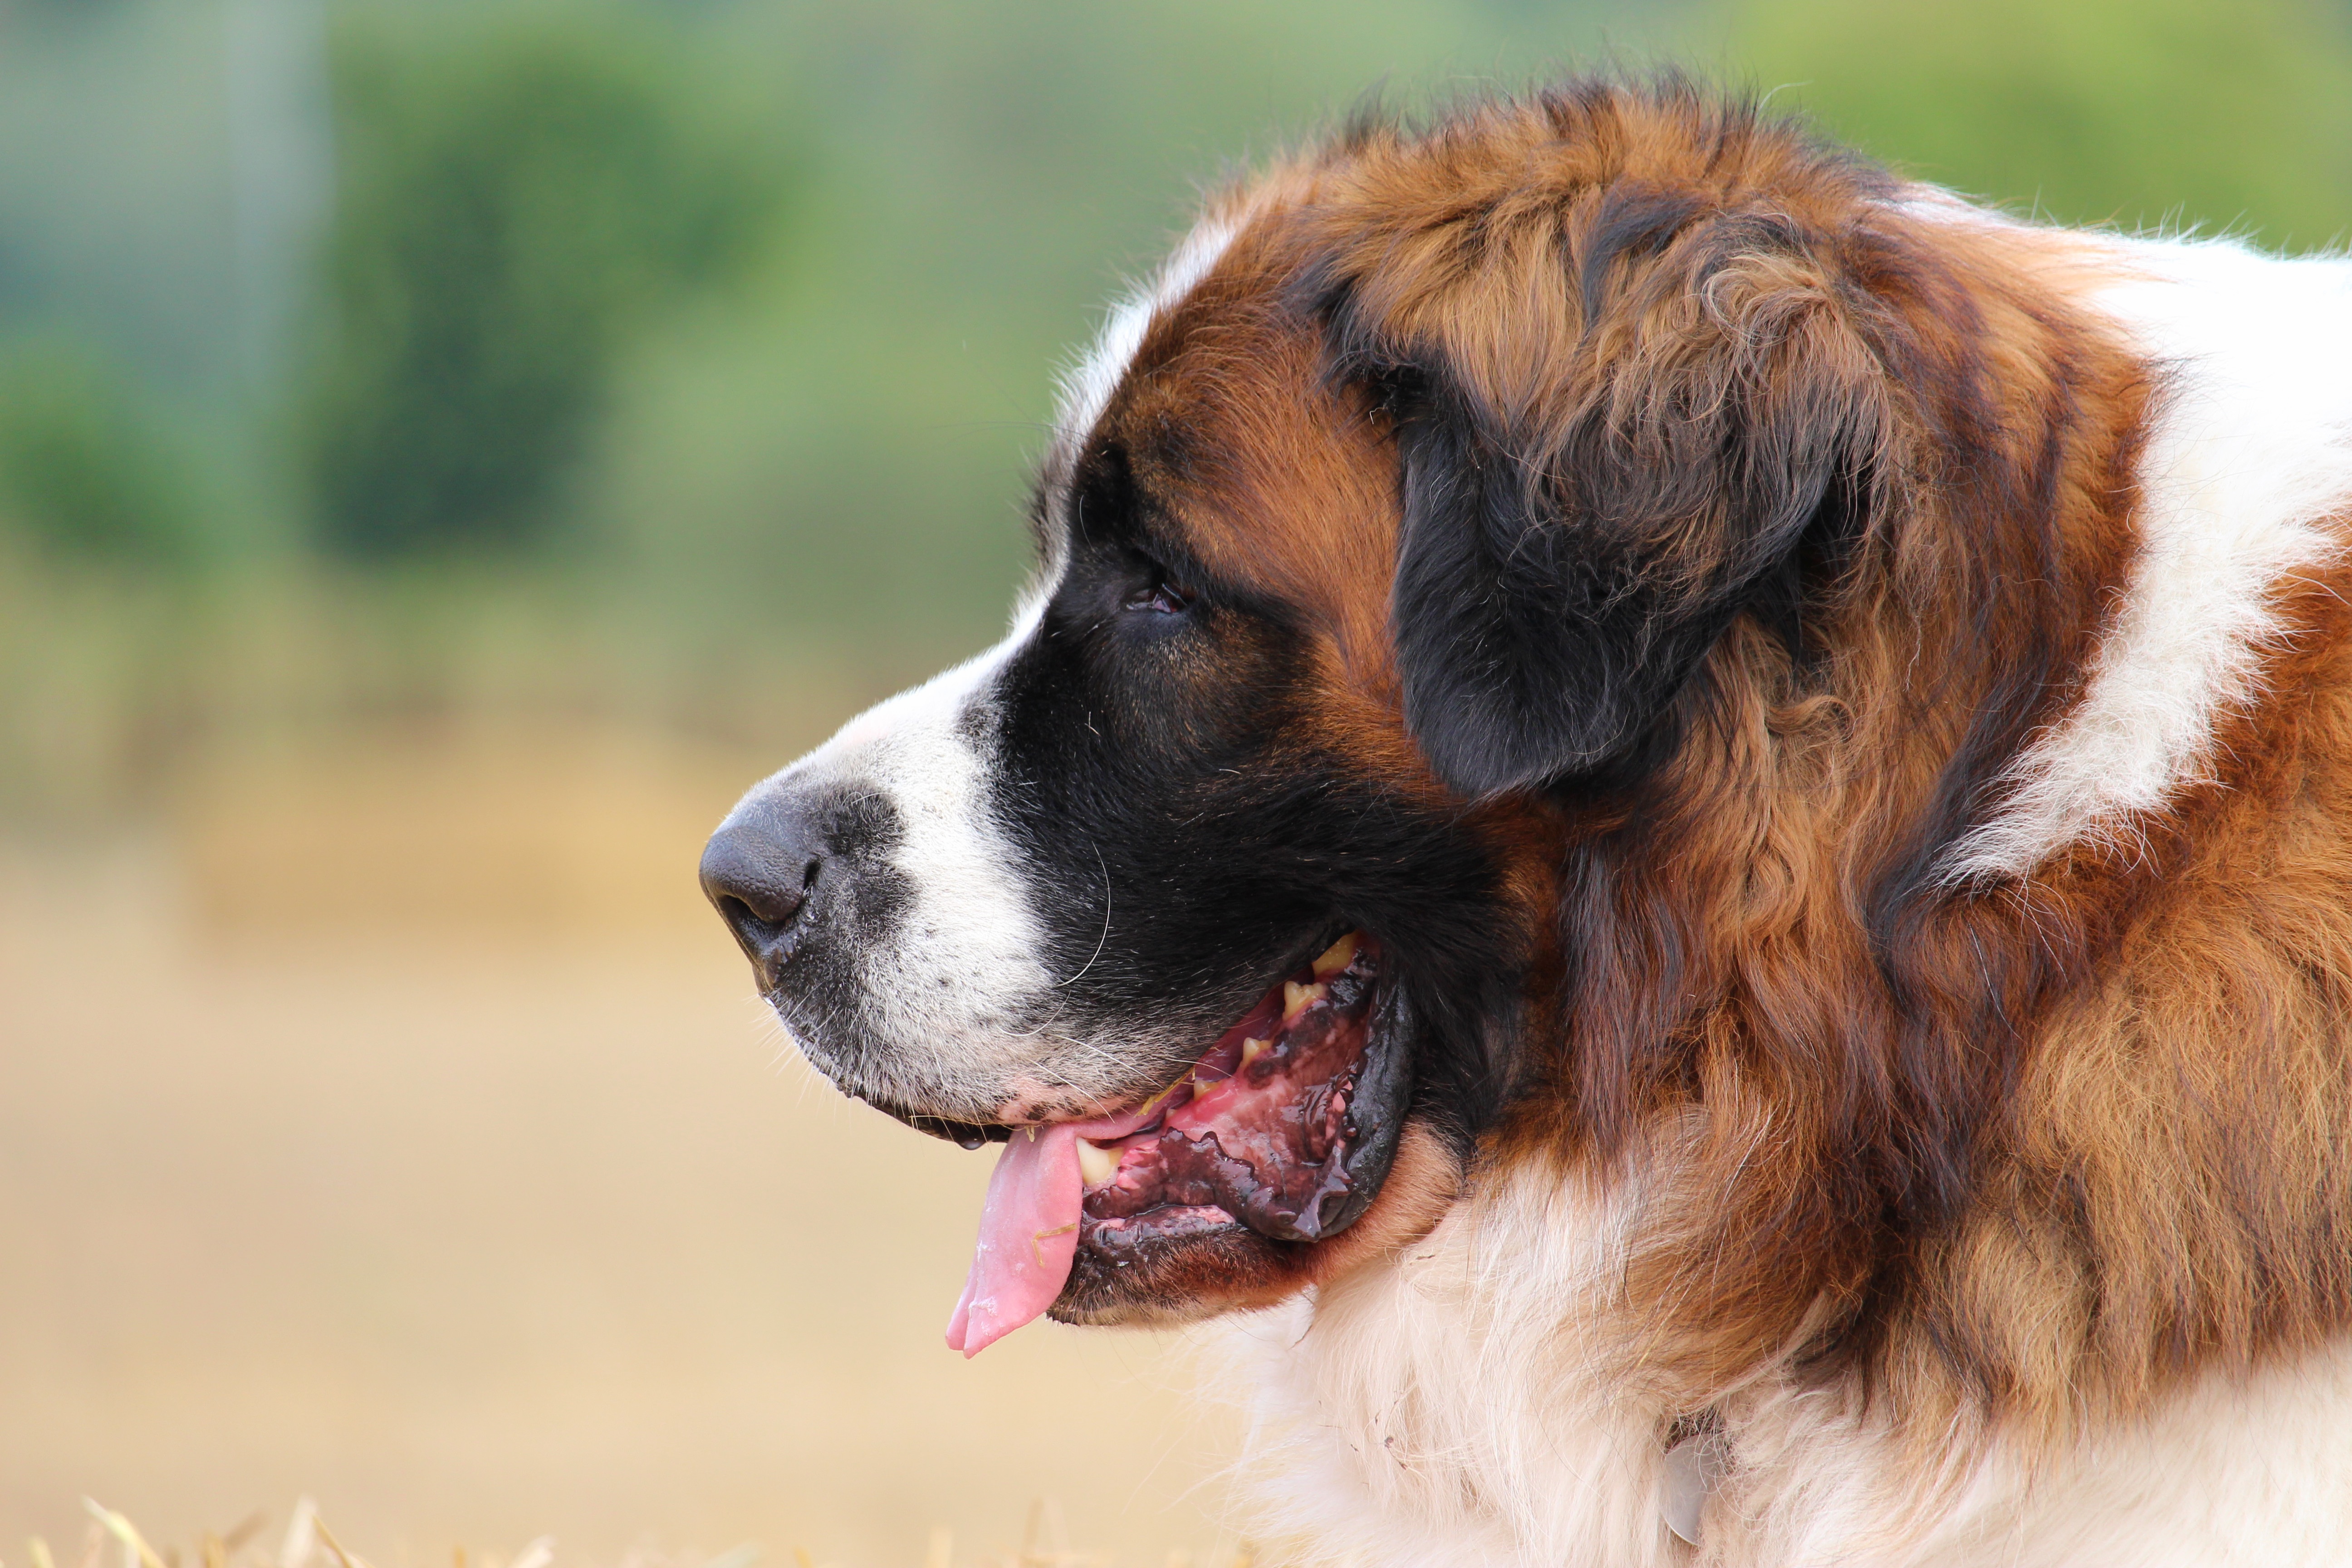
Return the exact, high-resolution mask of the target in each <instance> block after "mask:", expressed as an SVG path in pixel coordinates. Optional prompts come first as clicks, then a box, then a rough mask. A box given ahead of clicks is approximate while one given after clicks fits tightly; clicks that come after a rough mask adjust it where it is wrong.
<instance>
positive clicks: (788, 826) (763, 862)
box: [701, 803, 825, 991]
mask: <svg viewBox="0 0 2352 1568" xmlns="http://www.w3.org/2000/svg"><path fill="white" fill-rule="evenodd" d="M824 865H825V861H824V855H823V853H822V852H821V848H820V846H819V844H818V842H817V836H816V833H815V831H814V827H813V826H812V825H811V824H810V823H808V822H807V820H806V819H805V818H804V817H803V816H801V815H800V814H799V813H797V812H795V811H793V810H792V809H790V807H789V806H788V805H780V804H776V803H762V804H761V805H759V806H755V807H752V808H751V809H750V810H748V811H745V812H741V813H739V814H738V816H735V817H730V819H729V820H728V821H727V822H726V823H725V824H723V825H722V826H720V827H719V831H718V832H717V833H715V834H713V835H712V836H711V839H710V843H709V847H706V848H705V849H704V850H703V852H702V868H701V870H702V890H703V893H704V895H705V896H706V897H708V898H709V900H710V902H711V906H712V907H713V908H714V909H716V910H718V911H719V919H721V920H723V921H726V922H727V929H728V931H730V932H731V933H733V935H734V938H735V942H736V944H737V945H738V946H740V947H741V948H742V950H743V956H745V957H746V958H748V959H750V960H751V969H752V973H754V974H755V975H756V976H757V977H758V980H759V984H760V989H761V990H762V991H772V990H773V989H775V987H776V986H777V984H779V983H780V981H781V980H782V973H783V968H784V964H785V963H786V962H787V961H788V960H789V959H790V958H791V957H792V955H793V951H794V949H796V948H797V947H798V946H799V945H800V943H801V942H802V940H803V937H804V936H805V935H806V934H807V927H808V926H809V925H810V924H811V923H812V922H813V921H814V910H813V907H812V906H813V905H814V902H815V900H816V898H817V894H818V890H819V884H820V883H821V881H822V880H823V878H824Z"/></svg>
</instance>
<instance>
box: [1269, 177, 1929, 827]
mask: <svg viewBox="0 0 2352 1568" xmlns="http://www.w3.org/2000/svg"><path fill="white" fill-rule="evenodd" d="M1330 232H1331V229H1330V228H1329V227H1328V226H1327V228H1326V233H1327V234H1328V233H1330ZM1304 281H1305V283H1306V286H1307V290H1308V296H1307V297H1308V299H1309V300H1310V302H1311V304H1312V307H1313V308H1314V309H1315V310H1317V311H1318V314H1319V315H1320V317H1321V319H1322V321H1323V322H1324V324H1325V328H1326V331H1327V333H1328V343H1329V348H1330V353H1331V363H1332V365H1333V368H1334V370H1335V371H1336V373H1337V374H1339V375H1341V376H1342V377H1346V378H1349V379H1356V380H1360V381H1362V382H1364V383H1366V384H1370V386H1371V387H1372V388H1373V389H1374V390H1375V393H1376V395H1378V396H1379V398H1380V399H1381V402H1382V403H1383V404H1384V405H1385V406H1386V407H1387V408H1388V409H1389V411H1390V412H1391V415H1392V416H1393V418H1394V422H1395V425H1394V427H1395V435H1396V443H1397V448H1398V453H1399V458H1400V462H1401V464H1402V497H1403V509H1404V528H1403V535H1402V542H1401V546H1400V552H1399V558H1398V563H1397V574H1396V586H1395V593H1394V598H1393V601H1392V604H1391V616H1392V621H1393V631H1394V635H1395V639H1396V648H1397V658H1398V661H1399V668H1400V673H1401V675H1402V681H1403V688H1404V703H1405V718H1406V721H1407V723H1408V725H1409V726H1410V727H1411V729H1412V733H1413V735H1414V737H1415V738H1416V740H1417V741H1418V742H1419V743H1420V744H1421V746H1422V748H1423V752H1425V753H1426V755H1427V756H1428V758H1429V761H1430V763H1431V764H1432V765H1433V767H1434V768H1435V769H1436V771H1437V773H1438V774H1439V776H1440V777H1441V778H1443V779H1444V781H1445V782H1446V783H1447V784H1449V785H1450V786H1452V787H1454V789H1457V790H1459V791H1461V792H1463V793H1465V794H1467V795H1490V794H1494V793H1496V792H1501V791H1507V790H1512V789H1517V788H1523V787H1528V786H1532V785H1538V784H1546V783H1549V782H1553V781H1557V780H1559V779H1562V778H1565V777H1569V776H1571V775H1577V774H1583V773H1591V772H1593V771H1595V770H1598V769H1601V768H1604V767H1606V766H1607V765H1609V764H1610V763H1612V762H1614V761H1617V760H1619V759H1621V758H1623V757H1625V756H1626V755H1627V754H1628V753H1629V752H1632V751H1633V748H1634V747H1635V746H1636V745H1637V744H1638V743H1639V742H1641V741H1642V740H1643V737H1644V736H1645V735H1648V734H1650V733H1652V732H1653V731H1654V730H1655V729H1656V727H1657V726H1658V725H1659V724H1660V722H1661V721H1663V720H1664V717H1665V716H1666V715H1667V714H1668V712H1669V710H1670V709H1671V706H1672V704H1673V701H1674V699H1675V695H1676V694H1677V693H1678V692H1679V691H1680V690H1681V689H1683V687H1684V686H1685V683H1686V682H1687V681H1688V679H1689V678H1690V676H1691V674H1692V672H1693V670H1694V669H1695V668H1696V667H1697V665H1698V663H1699V661H1700V660H1701V659H1702V658H1704V657H1705V656H1706V653H1707V651H1708V649H1709V648H1711V647H1713V646H1714V645H1715V643H1716V641H1717V638H1718V637H1720V636H1721V635H1722V633H1723V631H1724V628H1725V627H1726V626H1728V625H1729V624H1730V622H1731V621H1732V619H1733V618H1734V617H1735V616H1738V615H1739V614H1740V613H1741V612H1742V611H1743V610H1749V609H1755V610H1758V611H1759V613H1765V614H1772V613H1774V610H1773V608H1772V607H1771V606H1768V605H1765V604H1764V603H1763V602H1762V601H1763V600H1765V599H1768V598H1775V597H1777V599H1778V600H1780V601H1782V602H1783V603H1782V604H1781V605H1780V608H1781V609H1783V610H1785V607H1786V605H1785V601H1786V600H1787V597H1788V595H1789V594H1790V591H1791V590H1790V584H1789V580H1788V579H1789V574H1790V572H1791V571H1792V570H1793V566H1792V563H1793V562H1794V560H1795V559H1796V556H1797V552H1799V549H1800V546H1801V544H1802V543H1803V542H1805V541H1807V540H1808V538H1814V539H1819V538H1821V537H1822V535H1823V534H1824V533H1827V532H1839V531H1852V530H1853V529H1854V528H1856V527H1858V526H1860V514H1861V511H1862V509H1863V507H1864V496H1865V495H1866V493H1867V489H1868V483H1869V476H1870V474H1871V473H1872V471H1873V465H1874V462H1875V459H1876V457H1877V453H1878V449H1879V447H1880V445H1881V443H1882V441H1883V440H1884V438H1885V431H1886V429H1887V427H1888V409H1887V395H1886V391H1885V376H1884V374H1883V373H1882V371H1881V368H1880V365H1879V363H1878V362H1877V360H1876V358H1875V357H1874V355H1873V354H1872V353H1870V352H1869V350H1868V348H1867V346H1866V345H1865V343H1864V340H1863V337H1862V336H1861V334H1860V333H1859V332H1858V331H1857V330H1856V327H1855V325H1854V322H1853V320H1852V316H1851V312H1852V310H1853V308H1854V305H1853V296H1851V295H1849V294H1848V293H1847V292H1846V291H1844V290H1843V289H1841V287H1840V285H1839V284H1838V283H1837V282H1836V281H1835V280H1834V279H1832V276H1831V275H1830V274H1829V273H1828V272H1827V270H1826V269H1825V268H1824V265H1823V264H1822V262H1820V261H1818V260H1817V259H1815V258H1814V257H1813V256H1812V255H1811V251H1810V249H1809V247H1808V245H1807V243H1806V239H1805V237H1804V236H1803V235H1802V234H1801V233H1800V232H1798V231H1797V230H1796V228H1795V227H1794V226H1793V225H1792V224H1791V223H1790V221H1789V220H1788V219H1786V218H1784V217H1782V216H1779V215H1777V214H1773V213H1769V212H1753V213H1741V212H1737V211H1725V210H1723V209H1722V208H1721V207H1720V205H1715V204H1712V203H1711V202H1710V201H1709V200H1708V199H1706V198H1703V197H1700V196H1697V195H1691V194H1686V193H1681V192H1675V191H1671V190H1666V189H1662V188H1658V187H1654V186H1645V185H1643V184H1639V183H1636V182H1633V181H1630V180H1621V181H1618V182H1617V183H1615V184H1612V185H1610V186H1609V187H1607V188H1605V189H1602V190H1599V191H1595V190H1592V189H1591V188H1590V187H1587V188H1586V189H1585V190H1584V191H1582V192H1581V193H1570V194H1568V195H1563V196H1562V197H1560V199H1559V204H1558V205H1555V206H1552V207H1550V208H1549V209H1540V208H1531V207H1530V206H1529V205H1528V204H1526V203H1524V202H1521V203H1518V204H1517V211H1516V212H1515V213H1513V214H1511V215H1510V216H1505V214H1504V213H1503V212H1501V211H1497V210H1494V209H1486V210H1476V209H1471V208H1469V207H1467V206H1466V205H1457V206H1455V207H1454V208H1452V209H1451V210H1450V211H1448V212H1446V213H1445V214H1444V215H1443V216H1440V217H1437V218H1433V220H1432V221H1431V222H1430V223H1429V224H1428V225H1427V226H1423V227H1421V228H1419V229H1418V230H1416V231H1413V232H1409V233H1405V232H1400V231H1399V230H1398V229H1397V228H1396V227H1395V226H1383V231H1382V232H1379V233H1365V234H1357V235H1353V236H1348V237H1344V238H1341V239H1340V240H1339V243H1336V244H1327V246H1326V247H1324V248H1323V249H1322V251H1321V252H1320V253H1319V254H1318V258H1317V260H1316V261H1315V262H1314V263H1312V264H1311V265H1310V266H1309V268H1307V272H1306V273H1305V274H1304Z"/></svg>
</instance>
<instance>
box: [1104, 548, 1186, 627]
mask: <svg viewBox="0 0 2352 1568" xmlns="http://www.w3.org/2000/svg"><path fill="white" fill-rule="evenodd" d="M1137 564H1138V565H1139V567H1140V568H1141V572H1140V581H1139V582H1138V584H1136V586H1135V587H1134V588H1133V589H1132V590H1131V591H1129V594H1128V595H1127V597H1126V598H1125V599H1123V600H1121V601H1120V602H1119V606H1118V607H1119V608H1120V609H1122V610H1145V611H1149V612H1150V613H1151V614H1153V615H1155V616H1181V615H1182V614H1183V613H1184V612H1185V611H1186V610H1188V609H1191V608H1192V601H1193V599H1194V598H1196V597H1198V595H1195V594H1194V593H1193V591H1192V589H1190V588H1188V587H1186V586H1184V585H1183V584H1181V583H1179V582H1177V581H1176V580H1175V579H1173V578H1172V577H1171V576H1170V575H1169V574H1168V571H1167V568H1165V567H1163V566H1161V565H1160V563H1158V562H1156V561H1145V560H1139V561H1138V563H1137Z"/></svg>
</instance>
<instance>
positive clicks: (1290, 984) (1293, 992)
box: [1282, 980, 1331, 1023]
mask: <svg viewBox="0 0 2352 1568" xmlns="http://www.w3.org/2000/svg"><path fill="white" fill-rule="evenodd" d="M1330 990H1331V988H1330V987H1329V986H1328V985H1301V984H1298V982H1297V981H1296V980H1286V981H1284V982H1283V983H1282V1017H1283V1021H1284V1022H1285V1023H1287V1022H1289V1021H1290V1020H1291V1019H1293V1018H1296V1017H1297V1016H1298V1015H1299V1014H1300V1013H1301V1012H1302V1011H1304V1010H1305V1008H1306V1007H1307V1005H1308V1004H1309V1003H1312V1002H1320V1001H1321V1000H1323V998H1324V997H1325V996H1327V995H1328V994H1330Z"/></svg>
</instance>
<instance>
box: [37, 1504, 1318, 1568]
mask: <svg viewBox="0 0 2352 1568" xmlns="http://www.w3.org/2000/svg"><path fill="white" fill-rule="evenodd" d="M82 1507H83V1508H84V1509H85V1510H87V1511H88V1512H89V1517H90V1522H89V1527H88V1528H87V1529H86V1530H85V1531H83V1535H82V1544H81V1553H80V1558H79V1563H78V1565H77V1568H107V1562H106V1559H107V1555H108V1549H109V1548H110V1547H111V1548H112V1549H113V1550H114V1552H116V1553H118V1554H119V1561H120V1568H329V1565H330V1564H331V1565H332V1568H373V1564H372V1563H370V1562H369V1561H368V1560H367V1559H366V1558H365V1557H362V1556H361V1555H360V1554H359V1553H358V1552H353V1551H351V1550H349V1549H347V1548H346V1547H345V1546H344V1545H343V1543H342V1542H341V1541H339V1540H337V1539H336V1537H335V1533H334V1531H331V1530H330V1529H329V1528H328V1527H327V1521H325V1520H324V1519H322V1518H321V1517H320V1513H319V1505H318V1503H317V1502H316V1501H314V1500H311V1499H310V1498H308V1497H305V1498H303V1499H301V1500H299V1502H297V1503H296V1504H295V1505H294V1510H293V1513H292V1516H291V1517H290V1519H289V1521H288V1523H287V1526H286V1531H285V1535H284V1537H283V1538H282V1540H280V1541H279V1542H278V1543H277V1545H276V1547H275V1549H274V1550H273V1549H272V1547H271V1545H270V1542H269V1541H268V1539H267V1537H266V1534H265V1532H266V1531H267V1530H268V1524H269V1519H268V1515H267V1514H265V1513H260V1512H256V1513H253V1514H249V1515H247V1517H246V1518H245V1519H244V1520H243V1521H240V1522H238V1523H237V1524H236V1525H234V1526H232V1527H231V1528H230V1529H228V1530H226V1531H222V1532H220V1533H218V1534H215V1533H214V1532H213V1531H201V1532H199V1533H198V1535H197V1537H196V1540H195V1542H194V1543H193V1545H191V1547H190V1548H189V1549H188V1551H187V1552H185V1553H183V1552H181V1551H180V1549H179V1548H178V1547H177V1546H174V1545H169V1544H167V1545H165V1546H163V1548H161V1549H160V1550H159V1549H158V1548H156V1547H154V1546H152V1545H151V1544H149V1542H148V1541H147V1538H146V1536H145V1535H144V1534H142V1532H141V1531H140V1529H139V1527H138V1526H137V1525H136V1524H134V1523H132V1522H131V1520H130V1519H128V1518H126V1517H125V1516H124V1515H122V1514H121V1513H118V1512H116V1511H115V1510H112V1509H110V1508H108V1507H106V1506H105V1505H104V1504H102V1503H100V1502H99V1501H97V1500H95V1499H91V1498H84V1499H83V1500H82ZM25 1544H26V1555H27V1557H28V1558H29V1559H30V1561H31V1563H32V1568H58V1559H57V1558H56V1556H55V1555H54V1554H53V1553H52V1552H51V1551H50V1549H49V1544H48V1542H46V1541H44V1540H43V1539H41V1538H40V1537H39V1536H33V1537H30V1538H28V1539H27V1540H26V1543H25ZM448 1561H449V1564H450V1568H557V1565H558V1557H557V1553H556V1542H555V1537H553V1536H551V1535H541V1536H537V1537H534V1538H533V1539H532V1540H530V1541H529V1542H525V1543H524V1544H523V1546H522V1547H521V1549H520V1550H519V1551H518V1552H515V1553H514V1555H513V1556H512V1557H510V1558H509V1557H500V1556H499V1555H497V1554H495V1553H489V1552H467V1550H466V1549H465V1548H464V1547H462V1546H457V1547H452V1548H451V1549H450V1554H449V1559H448ZM767 1561H768V1553H767V1552H766V1551H765V1549H763V1548H762V1547H761V1545H760V1544H759V1543H758V1542H750V1541H746V1542H739V1543H738V1544H736V1545H734V1546H730V1547H729V1548H728V1549H727V1550H726V1551H724V1552H716V1553H712V1554H704V1553H702V1552H657V1551H654V1550H651V1549H648V1548H644V1547H638V1548H635V1549H632V1550H631V1551H628V1552H625V1553H623V1554H622V1555H621V1556H620V1557H618V1558H617V1559H615V1560H614V1564H613V1568H761V1565H762V1564H763V1563H766V1562H767ZM790 1562H791V1563H792V1564H793V1568H845V1565H843V1564H840V1563H819V1562H818V1561H817V1559H816V1558H815V1556H814V1554H812V1553H811V1552H809V1551H808V1549H807V1548H805V1547H797V1546H796V1547H794V1548H793V1550H792V1554H791V1558H790ZM960 1563H961V1564H965V1565H967V1568H1101V1565H1102V1564H1104V1563H1108V1559H1106V1558H1103V1557H1098V1556H1095V1555H1092V1554H1090V1553H1087V1552H1075V1551H1072V1550H1071V1548H1070V1546H1069V1544H1068V1542H1067V1531H1066V1528H1065V1526H1064V1525H1063V1522H1062V1519H1061V1510H1059V1509H1058V1508H1056V1507H1055V1505H1054V1504H1053V1503H1052V1502H1050V1501H1047V1500H1037V1501H1035V1502H1033V1503H1031V1504H1030V1507H1029V1520H1028V1526H1027V1528H1026V1530H1025V1531H1024V1532H1023V1535H1022V1540H1021V1544H1020V1545H1019V1546H1017V1547H1013V1548H1010V1549H1007V1550H1005V1551H1002V1552H993V1553H990V1554H984V1555H982V1556H980V1557H976V1558H959V1557H958V1556H957V1555H956V1543H955V1536H954V1533H953V1532H952V1531H950V1530H949V1529H948V1528H947V1527H946V1526H944V1525H936V1526H933V1527H932V1529H931V1531H930V1536H929V1540H928V1541H927V1542H925V1543H924V1548H923V1555H922V1559H921V1568H958V1564H960ZM1258 1564H1259V1559H1258V1557H1257V1555H1256V1553H1255V1551H1254V1550H1253V1549H1252V1548H1250V1547H1248V1546H1243V1547H1241V1548H1239V1549H1237V1550H1235V1551H1234V1552H1232V1553H1230V1554H1228V1555H1225V1556H1223V1557H1221V1558H1216V1559H1212V1560H1208V1561H1203V1562H1202V1563H1198V1564H1197V1565H1196V1563H1195V1562H1194V1559H1193V1556H1192V1553H1191V1552H1185V1551H1181V1550H1180V1551H1175V1552H1170V1553H1168V1556H1167V1559H1166V1563H1165V1568H1258ZM0 1568H5V1564H0ZM1265 1568H1274V1565H1273V1564H1271V1563H1268V1564H1265Z"/></svg>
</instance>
